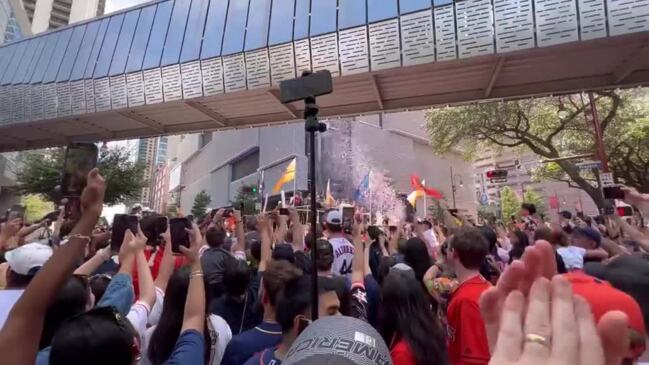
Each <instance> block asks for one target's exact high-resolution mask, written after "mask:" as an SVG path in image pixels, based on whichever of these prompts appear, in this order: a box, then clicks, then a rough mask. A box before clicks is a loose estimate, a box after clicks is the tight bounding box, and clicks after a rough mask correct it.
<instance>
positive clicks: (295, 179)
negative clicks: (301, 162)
mask: <svg viewBox="0 0 649 365" xmlns="http://www.w3.org/2000/svg"><path fill="white" fill-rule="evenodd" d="M296 191H297V157H296V160H295V178H294V179H293V206H295V192H296Z"/></svg>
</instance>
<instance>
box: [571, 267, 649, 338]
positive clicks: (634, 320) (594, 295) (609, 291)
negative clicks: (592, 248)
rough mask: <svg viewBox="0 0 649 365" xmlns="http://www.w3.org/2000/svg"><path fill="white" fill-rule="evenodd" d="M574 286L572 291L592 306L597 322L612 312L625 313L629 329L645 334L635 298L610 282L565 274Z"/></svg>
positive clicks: (586, 276)
mask: <svg viewBox="0 0 649 365" xmlns="http://www.w3.org/2000/svg"><path fill="white" fill-rule="evenodd" d="M563 277H564V278H566V279H567V280H568V281H569V282H570V283H571V284H572V291H573V292H574V293H575V294H577V295H580V296H582V297H583V298H584V299H586V301H588V303H589V304H590V307H591V310H592V311H593V316H594V317H595V321H599V319H600V318H601V317H602V316H603V315H604V314H605V313H606V312H609V311H612V310H618V311H621V312H624V313H625V314H626V315H627V316H628V317H629V327H630V328H632V329H634V330H635V331H637V332H638V333H640V334H643V335H644V333H645V325H644V319H643V317H642V311H641V310H640V305H639V304H638V302H636V300H635V299H633V297H631V296H630V295H628V294H626V293H624V292H623V291H621V290H619V289H616V288H614V287H613V286H612V285H610V284H609V283H608V282H606V281H603V280H600V279H598V278H596V277H593V276H589V275H586V274H584V273H569V274H564V275H563Z"/></svg>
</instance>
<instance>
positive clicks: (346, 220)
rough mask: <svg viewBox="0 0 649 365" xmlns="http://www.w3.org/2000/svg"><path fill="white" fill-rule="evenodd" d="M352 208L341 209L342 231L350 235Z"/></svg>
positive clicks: (352, 217) (352, 219) (352, 221)
mask: <svg viewBox="0 0 649 365" xmlns="http://www.w3.org/2000/svg"><path fill="white" fill-rule="evenodd" d="M354 213H355V209H354V207H343V231H344V232H345V233H348V234H349V233H352V229H353V227H354Z"/></svg>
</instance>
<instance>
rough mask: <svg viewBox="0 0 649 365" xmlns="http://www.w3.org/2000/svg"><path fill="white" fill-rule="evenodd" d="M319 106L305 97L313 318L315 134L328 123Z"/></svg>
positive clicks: (315, 303) (314, 313)
mask: <svg viewBox="0 0 649 365" xmlns="http://www.w3.org/2000/svg"><path fill="white" fill-rule="evenodd" d="M318 111H319V108H318V106H317V105H316V103H315V97H308V98H305V99H304V129H305V130H306V131H307V132H308V133H309V179H310V180H311V185H310V186H309V190H310V191H309V195H311V237H312V238H313V239H312V241H311V268H312V270H311V303H312V305H311V319H312V320H314V321H315V320H316V319H318V270H316V268H317V265H316V260H317V257H318V252H317V251H318V248H317V245H316V240H317V237H316V230H317V229H318V227H317V226H318V220H317V219H316V217H317V215H318V206H317V205H318V201H317V199H316V163H315V134H316V132H321V133H322V132H326V131H327V125H326V124H324V123H320V122H318Z"/></svg>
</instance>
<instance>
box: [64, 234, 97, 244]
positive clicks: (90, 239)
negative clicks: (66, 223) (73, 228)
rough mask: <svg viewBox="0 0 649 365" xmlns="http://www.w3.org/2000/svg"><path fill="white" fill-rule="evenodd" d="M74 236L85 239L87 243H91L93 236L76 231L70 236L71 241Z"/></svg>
mask: <svg viewBox="0 0 649 365" xmlns="http://www.w3.org/2000/svg"><path fill="white" fill-rule="evenodd" d="M73 238H77V239H80V240H85V241H86V244H88V243H90V241H92V238H91V237H90V236H84V235H82V234H81V233H75V234H73V235H70V236H68V241H70V240H71V239H73Z"/></svg>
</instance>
